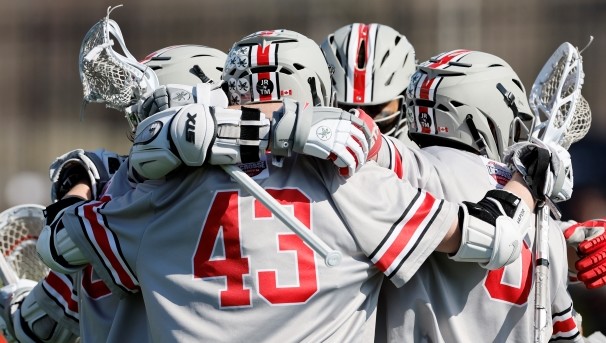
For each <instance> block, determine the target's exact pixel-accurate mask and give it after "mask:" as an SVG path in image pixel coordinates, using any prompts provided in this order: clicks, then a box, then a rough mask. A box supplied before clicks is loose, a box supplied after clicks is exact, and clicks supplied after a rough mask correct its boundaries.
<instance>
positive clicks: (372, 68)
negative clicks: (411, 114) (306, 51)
mask: <svg viewBox="0 0 606 343" xmlns="http://www.w3.org/2000/svg"><path fill="white" fill-rule="evenodd" d="M321 48H322V51H323V52H324V56H325V58H326V61H327V62H328V65H329V68H330V71H331V77H332V82H333V87H334V89H335V92H336V95H337V103H338V105H339V107H342V108H346V109H347V108H350V107H362V108H364V109H365V111H366V112H370V113H368V114H369V115H370V116H371V117H373V118H374V119H375V122H376V123H377V125H378V126H379V128H380V129H381V131H382V132H383V133H384V134H388V135H393V136H398V135H399V134H400V133H401V131H402V130H403V127H404V126H405V125H406V122H405V120H403V119H402V117H403V110H404V108H403V105H404V104H403V97H404V92H405V90H406V87H408V84H409V83H410V77H411V76H412V74H413V73H414V72H415V63H416V62H415V51H414V48H413V47H412V45H411V44H410V42H409V41H408V40H407V39H406V37H405V36H404V35H401V34H400V33H398V32H397V31H396V30H394V29H393V28H391V27H389V26H387V25H381V24H362V23H353V24H350V25H347V26H343V27H341V28H340V29H338V30H337V31H335V32H334V33H331V34H329V35H328V36H327V37H326V39H325V40H324V42H323V43H322V44H321ZM397 98H399V99H400V107H399V111H398V112H395V113H390V114H388V115H386V116H380V115H379V113H378V112H379V111H380V109H381V106H378V107H375V108H376V109H377V110H375V111H374V112H375V113H372V112H373V111H372V108H370V107H364V106H369V105H370V106H372V105H385V104H386V103H387V102H389V101H392V100H394V99H397ZM369 110H370V111H369Z"/></svg>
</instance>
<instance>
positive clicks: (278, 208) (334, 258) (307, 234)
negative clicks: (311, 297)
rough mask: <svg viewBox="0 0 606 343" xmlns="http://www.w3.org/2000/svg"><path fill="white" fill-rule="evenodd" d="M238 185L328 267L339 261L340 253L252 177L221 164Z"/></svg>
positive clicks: (233, 166) (236, 168) (238, 169)
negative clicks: (318, 255)
mask: <svg viewBox="0 0 606 343" xmlns="http://www.w3.org/2000/svg"><path fill="white" fill-rule="evenodd" d="M221 167H222V168H223V170H225V172H227V174H229V175H230V176H231V177H232V178H233V179H234V180H235V181H236V182H238V183H239V184H240V186H242V187H244V188H245V189H246V190H247V191H248V192H249V193H250V194H251V195H253V196H254V197H255V198H256V199H257V200H259V201H260V202H261V203H262V204H263V205H265V206H266V207H267V208H268V209H269V210H270V211H271V212H272V213H273V214H274V215H275V216H276V217H278V219H280V220H281V221H282V222H283V223H284V224H285V225H286V226H288V228H289V229H291V230H292V231H293V232H294V233H296V234H297V235H298V236H299V237H300V238H301V239H302V240H303V241H304V242H305V243H307V244H308V245H309V246H310V247H311V248H312V249H313V250H314V251H315V252H317V253H318V254H320V256H322V258H323V259H324V263H326V265H327V266H329V267H334V266H336V265H338V264H339V263H340V262H341V253H340V252H338V251H336V250H333V249H331V248H330V247H328V245H327V244H326V243H324V241H322V240H321V239H320V237H318V236H316V235H315V234H314V233H313V232H312V231H311V230H309V228H307V227H306V226H305V225H304V224H303V223H301V221H299V220H298V219H297V218H296V217H294V216H293V215H292V214H291V213H290V212H288V211H286V209H285V208H284V207H283V206H282V205H281V204H280V203H279V202H278V201H277V200H276V199H274V197H272V196H271V195H270V194H269V193H267V191H266V190H265V189H263V188H262V187H261V186H259V184H257V183H256V182H255V181H254V180H253V179H251V178H250V176H248V174H246V173H245V172H243V171H242V170H241V169H240V168H238V166H235V165H222V166H221Z"/></svg>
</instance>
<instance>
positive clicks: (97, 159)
mask: <svg viewBox="0 0 606 343" xmlns="http://www.w3.org/2000/svg"><path fill="white" fill-rule="evenodd" d="M123 161H124V156H120V155H118V154H116V153H114V152H111V151H108V150H105V149H98V150H94V151H85V150H82V149H76V150H72V151H70V152H68V153H66V154H64V155H62V156H59V157H57V159H56V160H55V161H54V162H53V163H52V164H51V165H50V168H49V173H50V180H51V183H52V184H51V200H52V201H53V202H56V201H58V200H60V199H61V198H63V196H64V195H65V194H66V193H67V192H68V191H69V190H70V189H71V188H72V187H73V186H74V185H75V184H76V183H78V182H80V181H87V182H88V183H89V184H90V186H91V190H92V196H93V199H96V198H97V197H98V196H99V195H101V193H102V191H103V188H104V187H105V185H106V184H107V182H108V181H109V179H110V178H111V177H112V176H113V175H114V173H115V172H116V171H117V170H118V168H119V167H120V164H122V162H123Z"/></svg>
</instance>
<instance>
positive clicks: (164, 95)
mask: <svg viewBox="0 0 606 343" xmlns="http://www.w3.org/2000/svg"><path fill="white" fill-rule="evenodd" d="M193 103H194V96H193V87H191V86H185V85H168V86H160V87H159V88H157V89H156V90H154V92H153V93H152V94H151V95H150V96H148V97H147V98H146V99H144V100H143V103H142V104H141V105H140V107H139V109H138V114H139V118H141V119H145V118H147V117H149V116H151V115H154V114H155V113H158V112H161V111H164V110H166V109H169V108H171V107H177V106H185V105H189V104H193Z"/></svg>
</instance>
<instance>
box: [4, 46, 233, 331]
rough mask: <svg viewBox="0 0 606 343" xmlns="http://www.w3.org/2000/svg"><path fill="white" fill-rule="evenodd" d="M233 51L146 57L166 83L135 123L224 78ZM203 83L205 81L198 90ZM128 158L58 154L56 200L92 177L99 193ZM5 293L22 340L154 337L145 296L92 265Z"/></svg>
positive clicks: (175, 50)
mask: <svg viewBox="0 0 606 343" xmlns="http://www.w3.org/2000/svg"><path fill="white" fill-rule="evenodd" d="M226 56H227V55H226V54H225V53H224V52H222V51H220V50H218V49H214V48H210V47H207V46H202V45H179V46H171V47H167V48H164V49H161V50H158V51H156V52H153V53H151V54H149V55H148V56H147V57H146V58H145V59H144V60H143V61H142V63H144V64H145V65H146V66H147V67H149V68H150V69H151V70H153V71H154V73H155V74H156V76H157V77H158V81H159V83H160V84H161V85H162V86H161V87H159V88H158V89H157V90H156V91H155V92H154V93H153V94H152V95H151V96H149V97H148V98H146V99H143V100H144V101H141V103H140V104H138V111H137V112H135V113H134V114H133V115H131V116H128V117H127V119H128V120H129V123H130V124H131V126H132V127H133V128H136V126H137V125H138V123H139V121H141V120H143V119H144V118H145V116H146V115H151V114H153V113H155V112H158V111H160V110H163V109H165V108H168V106H178V105H180V104H184V103H191V102H193V100H190V98H193V96H194V95H199V96H201V92H200V91H199V92H196V91H194V90H193V88H192V86H194V85H196V84H198V83H209V81H210V80H215V81H216V82H217V83H218V82H219V80H220V77H221V70H222V68H223V65H224V63H225V57H226ZM175 80H178V82H175ZM173 83H178V85H173ZM188 86H189V87H188ZM203 86H204V85H199V87H198V90H200V89H201V88H203ZM209 90H210V92H207V94H208V96H207V99H206V100H207V101H211V103H219V104H220V105H222V106H226V105H227V98H226V97H225V94H224V92H223V91H222V90H220V89H219V91H215V90H214V89H209ZM221 95H222V96H223V98H224V99H225V100H224V101H223V102H221V99H220V98H221ZM123 161H124V157H123V156H119V155H117V154H115V153H113V152H109V151H106V150H103V149H99V150H95V151H83V150H74V151H71V152H68V153H66V154H65V155H63V156H60V157H58V158H57V159H56V161H54V162H53V164H52V165H51V168H50V176H51V181H52V188H51V199H52V202H53V203H55V202H56V201H58V200H60V199H62V198H63V197H64V195H65V194H66V193H67V192H68V191H69V190H70V189H72V187H73V186H75V185H77V184H78V182H80V181H81V180H83V179H86V180H87V182H89V183H90V185H91V187H90V190H91V191H90V194H88V195H87V198H88V199H99V198H100V197H101V194H103V193H104V192H105V188H106V187H105V186H106V185H107V182H108V181H109V180H110V179H111V177H112V176H113V175H114V173H115V172H116V171H117V169H118V168H119V167H120V165H121V164H122V162H123ZM125 186H126V187H130V186H131V185H130V184H129V185H125ZM34 286H35V287H34ZM32 288H33V291H32ZM30 291H31V293H30ZM0 293H1V294H2V297H3V298H4V299H6V302H7V303H10V305H8V306H6V307H5V308H6V311H5V312H4V313H3V316H4V317H5V321H7V323H9V324H10V326H8V329H9V333H10V334H11V336H12V337H15V338H16V339H18V340H19V341H21V342H27V341H39V340H42V341H45V342H70V341H73V340H75V339H76V337H78V336H79V337H80V339H81V341H83V342H108V341H146V340H148V339H149V338H148V337H147V331H148V330H147V322H146V321H145V312H144V311H143V310H142V309H143V303H142V301H141V300H142V299H141V298H140V297H130V298H124V299H121V298H120V297H119V296H116V295H114V293H112V292H111V290H110V289H109V288H108V287H107V286H106V284H105V283H104V282H103V281H102V280H101V279H99V278H98V276H97V275H96V272H95V270H94V269H93V267H92V265H87V266H86V267H85V268H84V269H83V270H82V271H81V272H78V273H74V274H63V273H56V272H54V271H51V272H50V273H49V274H48V275H47V276H46V277H45V278H44V280H42V281H41V282H39V283H38V284H37V285H36V283H35V282H33V281H30V280H20V283H18V284H17V285H12V286H11V287H6V288H3V289H2V292H0ZM28 294H29V296H28ZM80 318H83V319H84V320H80ZM13 326H14V328H13Z"/></svg>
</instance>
